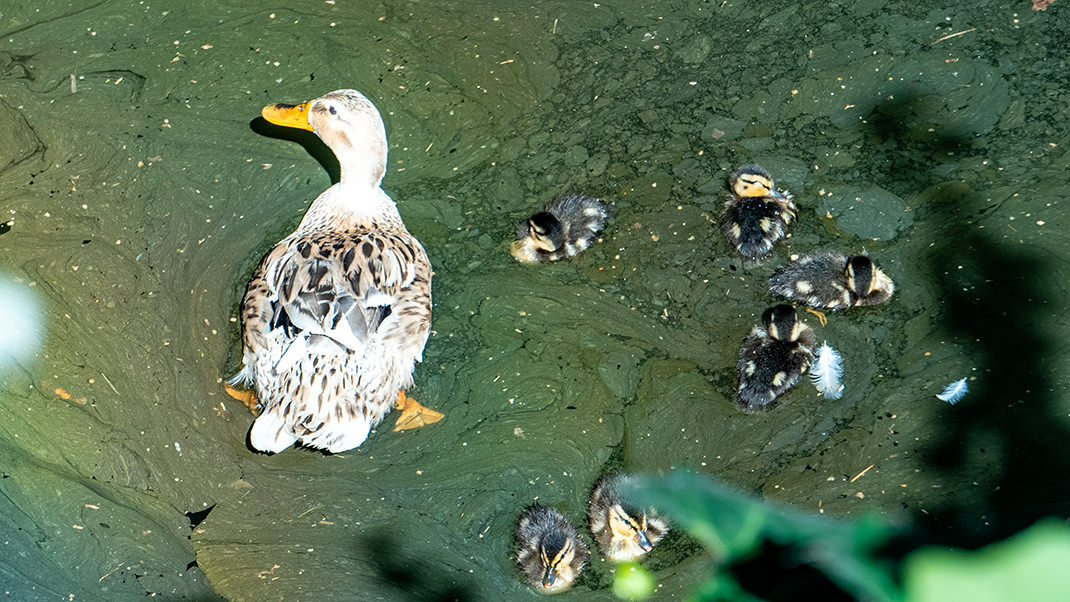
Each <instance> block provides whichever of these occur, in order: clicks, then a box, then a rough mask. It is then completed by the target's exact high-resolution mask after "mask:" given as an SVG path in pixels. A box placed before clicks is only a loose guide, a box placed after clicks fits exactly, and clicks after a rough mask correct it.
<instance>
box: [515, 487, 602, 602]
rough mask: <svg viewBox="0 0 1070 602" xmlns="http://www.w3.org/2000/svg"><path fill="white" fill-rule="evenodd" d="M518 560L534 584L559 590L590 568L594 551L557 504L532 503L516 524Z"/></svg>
mask: <svg viewBox="0 0 1070 602" xmlns="http://www.w3.org/2000/svg"><path fill="white" fill-rule="evenodd" d="M516 546H517V552H516V563H517V565H518V566H519V567H520V570H521V571H522V572H523V573H524V577H525V578H526V579H527V581H528V583H529V584H530V585H531V587H533V588H535V589H536V590H538V591H540V592H543V593H547V594H556V593H557V592H560V591H564V590H566V589H568V588H569V587H570V586H571V585H572V583H573V582H574V581H575V580H576V578H577V577H579V576H580V573H582V572H583V569H585V568H587V559H588V558H590V553H589V552H588V551H587V545H586V544H584V543H583V541H582V540H580V536H579V534H578V533H577V532H576V528H575V527H574V526H572V521H570V520H568V518H567V517H566V516H565V515H564V514H562V513H561V512H560V511H559V510H557V509H556V508H547V507H545V506H540V505H539V504H533V505H531V506H528V507H527V509H525V510H524V513H523V514H521V515H520V520H519V521H518V522H517V526H516Z"/></svg>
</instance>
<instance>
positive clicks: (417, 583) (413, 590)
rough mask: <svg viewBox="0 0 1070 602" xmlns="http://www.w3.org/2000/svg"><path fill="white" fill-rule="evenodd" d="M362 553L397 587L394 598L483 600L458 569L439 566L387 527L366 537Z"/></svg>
mask: <svg viewBox="0 0 1070 602" xmlns="http://www.w3.org/2000/svg"><path fill="white" fill-rule="evenodd" d="M361 547H362V548H363V549H362V550H361V555H362V556H364V557H366V558H368V560H369V561H370V563H371V566H372V568H373V569H375V570H376V571H377V572H378V573H379V580H380V582H381V583H383V584H385V585H388V586H389V587H390V588H392V589H393V590H395V591H396V594H397V595H396V597H394V598H393V599H395V600H409V601H412V602H477V601H480V600H482V599H483V598H482V596H480V595H479V594H478V592H477V591H476V589H475V588H474V587H472V585H471V584H469V583H463V582H459V580H458V577H457V572H456V571H451V572H447V571H445V570H443V569H441V568H436V566H435V565H431V564H429V563H428V562H427V560H426V559H425V558H424V557H422V555H421V554H419V553H418V551H416V550H413V549H412V548H411V547H408V546H405V545H403V544H402V543H401V541H400V538H398V537H396V536H393V535H391V534H390V533H388V532H387V531H386V530H385V529H383V530H379V531H378V532H376V533H373V534H371V536H370V537H368V538H367V539H366V540H365V543H364V545H363V546H361Z"/></svg>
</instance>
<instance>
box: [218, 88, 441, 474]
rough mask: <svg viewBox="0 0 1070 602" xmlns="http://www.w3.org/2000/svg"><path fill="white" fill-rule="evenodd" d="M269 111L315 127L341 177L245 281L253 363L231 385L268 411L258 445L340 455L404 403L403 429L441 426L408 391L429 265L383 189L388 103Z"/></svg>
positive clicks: (352, 98)
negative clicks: (383, 113) (383, 111)
mask: <svg viewBox="0 0 1070 602" xmlns="http://www.w3.org/2000/svg"><path fill="white" fill-rule="evenodd" d="M262 115H263V117H264V119H266V120H267V121H269V122H271V123H274V124H276V125H281V126H286V127H294V128H300V129H304V130H311V131H313V132H315V133H316V135H317V136H319V137H320V139H322V140H323V142H324V143H325V144H326V145H327V146H328V147H330V149H331V150H332V151H333V152H334V154H335V156H336V157H338V163H339V165H340V167H341V175H340V177H339V181H338V183H337V184H335V185H333V186H331V187H330V188H328V189H327V190H325V191H324V192H323V193H322V194H320V195H319V196H318V197H317V198H316V200H314V201H312V204H311V205H310V206H309V208H308V211H307V212H305V216H304V218H303V219H302V220H301V223H300V224H299V225H298V226H297V229H296V230H295V231H294V232H293V233H292V234H290V235H289V236H287V237H286V238H284V239H282V240H281V241H279V243H278V244H276V245H275V247H274V248H273V249H271V251H270V252H268V254H267V255H266V256H264V258H263V260H262V261H261V262H260V266H259V267H258V268H257V269H256V273H255V274H254V275H253V278H252V280H251V281H250V282H249V286H248V287H247V288H246V292H245V297H244V299H243V300H242V305H241V311H242V341H243V343H244V345H243V351H244V353H243V363H244V366H243V367H242V369H241V372H239V373H238V374H237V375H235V376H234V377H233V378H232V379H231V380H230V381H229V387H228V389H227V391H228V392H230V393H231V394H232V395H234V396H235V397H238V398H239V399H242V400H243V401H245V402H246V403H247V404H249V405H250V407H253V408H257V409H260V410H261V412H260V415H259V416H258V417H257V418H256V421H255V422H254V423H253V427H252V429H251V430H250V432H249V441H250V443H251V444H252V446H253V447H254V448H256V449H258V450H260V451H264V452H270V453H278V452H281V451H283V450H285V449H287V448H288V447H290V446H291V445H292V444H293V443H294V442H300V443H303V444H304V445H307V446H309V447H313V448H318V449H323V450H326V451H329V452H331V453H339V452H343V451H346V450H349V449H352V448H354V447H357V446H358V445H360V444H361V443H363V442H364V440H365V439H366V438H367V436H368V433H369V431H370V430H371V429H372V428H374V427H375V426H376V425H377V424H379V422H380V421H381V420H382V419H383V417H384V415H386V413H387V412H389V411H390V410H392V409H394V408H395V407H399V408H402V409H403V414H402V418H403V419H404V420H403V422H401V423H399V425H398V428H407V427H409V426H411V425H412V424H414V420H413V419H414V418H415V422H418V423H420V424H425V423H428V422H433V421H434V420H436V419H437V418H436V417H435V416H434V415H435V414H437V412H433V411H428V410H427V409H426V408H423V407H422V406H420V405H419V404H418V403H416V402H415V401H413V400H411V399H409V398H407V397H406V396H405V394H404V391H405V389H408V388H410V387H412V386H413V382H412V372H413V367H414V365H415V363H416V362H417V361H419V360H420V358H421V355H422V353H423V349H424V343H426V342H427V335H428V333H429V332H430V325H431V263H430V262H429V261H428V259H427V253H425V252H424V248H423V246H422V245H421V244H420V241H418V240H416V237H414V236H413V235H412V234H410V233H409V231H408V230H407V229H406V228H405V224H404V223H402V221H401V216H400V215H399V214H398V210H397V207H396V206H395V205H394V201H393V200H392V199H391V198H390V197H389V196H388V195H387V194H386V192H384V191H383V189H382V188H381V187H380V184H381V183H382V180H383V175H384V174H385V173H386V152H387V142H386V129H385V128H384V126H383V120H382V118H381V117H380V116H379V111H378V110H377V109H376V108H375V105H373V104H372V103H371V101H369V100H368V99H367V98H366V97H365V96H364V95H363V94H361V93H360V92H357V91H356V90H335V91H334V92H331V93H329V94H326V95H324V96H321V97H320V98H317V99H315V100H310V101H308V102H306V103H303V104H299V105H284V104H276V105H271V106H268V107H264V109H263V111H262ZM239 385H241V386H245V387H252V388H253V391H251V392H243V391H239V390H237V389H235V388H234V387H235V386H239ZM438 417H441V414H438Z"/></svg>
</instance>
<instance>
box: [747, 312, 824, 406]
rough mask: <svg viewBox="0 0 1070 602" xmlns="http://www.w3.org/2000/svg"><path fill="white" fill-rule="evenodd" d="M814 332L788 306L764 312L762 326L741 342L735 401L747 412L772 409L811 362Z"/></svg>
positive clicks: (755, 328) (812, 358) (757, 327)
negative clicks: (769, 407)
mask: <svg viewBox="0 0 1070 602" xmlns="http://www.w3.org/2000/svg"><path fill="white" fill-rule="evenodd" d="M814 342H815V337H814V331H813V329H811V328H810V327H809V326H807V325H806V323H804V322H800V321H799V318H798V316H797V315H795V308H793V307H792V306H790V305H777V306H776V307H772V308H770V309H767V310H765V313H763V314H762V323H761V325H759V326H755V327H754V329H753V330H751V331H750V334H748V335H747V337H746V338H745V339H743V348H742V349H740V350H739V363H738V364H736V377H737V378H738V379H739V390H738V391H737V392H736V401H737V402H739V405H740V407H742V408H743V410H744V411H747V412H756V411H758V410H762V409H765V408H766V407H768V406H771V405H772V404H773V403H774V402H775V401H776V399H777V398H778V397H780V396H781V395H783V394H784V393H786V392H787V391H788V390H789V389H791V388H792V387H794V386H795V384H796V383H798V382H799V377H801V376H802V375H803V374H805V373H806V371H807V370H808V369H809V368H810V363H811V362H813V360H814Z"/></svg>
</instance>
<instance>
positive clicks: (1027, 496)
mask: <svg viewBox="0 0 1070 602" xmlns="http://www.w3.org/2000/svg"><path fill="white" fill-rule="evenodd" d="M919 106H924V103H921V104H920V105H919V101H918V99H916V98H911V97H909V96H904V97H902V98H900V99H898V100H895V101H894V102H888V103H884V104H881V105H878V106H877V107H876V108H875V109H874V111H873V114H872V115H871V116H870V118H869V119H867V123H868V125H869V131H868V135H870V136H872V137H873V138H875V142H877V143H879V144H881V145H883V147H884V148H885V152H886V153H887V155H888V156H887V161H886V164H887V165H888V166H889V167H890V169H891V170H892V171H890V172H889V176H890V177H891V178H892V179H898V180H900V183H901V184H904V185H908V186H911V187H918V186H920V187H921V188H918V189H919V190H920V189H928V188H929V187H931V186H933V185H935V184H938V183H940V182H945V181H947V180H948V178H946V177H942V176H940V175H938V174H940V173H941V170H940V167H941V161H943V162H945V164H946V161H947V156H948V152H952V153H953V154H955V155H958V154H959V152H960V151H962V150H968V149H970V147H971V146H972V145H973V144H974V143H975V141H976V140H978V138H977V137H976V136H974V135H973V134H971V135H970V136H969V137H965V135H962V132H960V131H958V130H957V129H956V125H955V124H954V123H946V124H943V125H942V126H940V127H935V128H931V129H930V128H926V131H927V132H928V138H925V137H921V136H919V126H918V124H920V123H925V122H927V121H932V120H935V119H936V116H935V115H929V116H927V115H925V114H924V113H919ZM972 152H976V151H972ZM947 167H949V168H952V167H953V166H950V165H948V166H947ZM948 171H950V169H949V170H948ZM962 190H963V188H962V187H959V188H953V187H943V188H939V189H937V192H936V193H935V195H934V196H933V197H932V198H930V199H929V201H930V202H931V203H932V205H933V206H940V207H951V208H952V209H951V211H950V213H951V214H952V215H951V216H949V217H948V218H947V219H946V220H945V222H944V223H942V224H938V230H937V236H935V237H934V239H935V243H934V244H933V246H931V247H929V248H926V249H925V251H924V254H925V258H924V259H923V261H925V262H926V263H927V264H928V265H927V266H926V267H925V269H916V270H914V271H913V273H914V274H915V275H918V276H921V275H922V274H925V275H926V276H925V277H928V278H929V279H930V280H931V285H932V287H933V288H934V289H935V290H939V291H940V294H939V295H938V298H939V299H940V300H941V301H942V305H941V306H940V307H937V308H932V309H930V311H935V312H937V313H938V316H937V317H936V319H935V320H933V323H935V324H938V325H939V328H941V329H942V332H943V333H944V334H945V335H946V336H947V337H948V338H951V339H954V340H957V341H962V342H963V344H964V345H965V346H967V348H968V349H969V350H970V352H971V354H972V355H971V358H970V359H971V361H972V362H973V367H974V368H975V371H974V372H973V374H976V375H978V377H977V378H976V379H975V380H974V381H972V382H970V383H969V385H970V387H971V389H972V391H971V392H970V393H969V394H968V395H967V396H966V397H965V398H964V399H963V400H962V401H961V402H960V403H959V404H958V405H956V406H954V407H953V408H952V407H950V406H949V407H948V411H947V413H946V415H947V420H946V421H944V422H943V423H942V424H941V431H940V433H939V435H938V439H937V440H936V441H934V442H933V444H932V445H931V446H930V447H929V448H928V449H927V450H925V451H924V452H923V458H924V460H925V462H926V463H927V464H929V467H930V468H932V469H934V470H936V471H938V472H939V473H941V474H942V475H944V476H945V477H946V479H945V480H944V483H945V485H944V487H951V488H952V490H953V491H954V492H955V493H953V494H952V495H949V496H947V497H946V498H944V500H943V503H942V505H940V506H939V507H937V508H935V509H933V508H928V509H927V514H918V515H917V516H916V517H915V518H916V519H917V523H918V524H919V525H921V526H923V527H924V528H925V529H926V531H927V534H926V539H928V540H930V541H935V542H938V543H945V544H953V545H960V546H967V547H976V546H980V545H983V544H985V543H988V542H990V541H992V540H995V539H1002V538H1005V537H1008V536H1010V535H1012V534H1014V533H1016V532H1018V531H1020V530H1021V529H1023V528H1025V527H1027V526H1029V525H1030V524H1032V523H1034V522H1036V521H1037V520H1038V519H1040V518H1042V517H1045V516H1051V515H1056V516H1060V517H1065V516H1067V514H1068V513H1070V482H1067V481H1066V480H1064V479H1063V478H1062V475H1064V474H1066V471H1067V469H1068V468H1070V453H1068V452H1070V432H1068V429H1067V428H1066V427H1065V426H1063V423H1062V422H1061V421H1060V420H1059V418H1060V417H1061V416H1062V414H1061V413H1060V412H1061V410H1060V408H1059V407H1058V399H1059V398H1058V395H1057V394H1055V393H1054V387H1055V386H1056V385H1055V383H1053V382H1052V381H1051V378H1050V377H1049V376H1048V373H1049V372H1050V370H1051V369H1053V366H1052V365H1051V362H1050V357H1049V354H1050V353H1052V351H1053V350H1054V349H1055V348H1056V346H1055V345H1053V337H1054V336H1056V335H1055V333H1053V332H1051V331H1050V330H1049V329H1048V326H1049V324H1046V318H1045V317H1044V316H1043V315H1042V313H1041V312H1044V311H1047V312H1051V311H1052V308H1057V307H1061V301H1060V300H1059V299H1056V298H1050V295H1051V293H1050V292H1048V291H1049V290H1050V289H1049V288H1048V287H1047V286H1046V285H1049V284H1050V278H1051V275H1052V274H1054V273H1056V267H1057V266H1054V265H1053V264H1052V262H1051V260H1050V259H1048V258H1046V257H1045V256H1044V255H1042V251H1040V250H1039V249H1037V248H1036V247H1030V246H1027V245H1024V244H1013V246H1012V245H1011V244H1007V243H1004V242H1001V241H1000V240H999V239H998V238H996V237H995V236H993V235H988V234H987V231H986V230H983V229H979V228H978V226H977V224H971V223H969V222H970V221H971V220H970V219H969V218H970V217H979V216H980V214H983V213H984V212H985V211H986V210H987V209H980V208H982V207H984V205H985V202H984V199H983V198H981V197H980V195H977V194H975V193H967V194H966V195H965V196H964V195H963V194H962ZM970 211H976V214H975V215H973V216H971V215H969V212H970ZM930 215H932V216H933V217H938V216H939V214H936V212H933V213H931V214H930ZM960 266H961V267H960ZM904 285H905V286H910V284H909V283H904ZM963 375H965V373H964V374H963ZM948 380H949V381H950V380H953V379H952V378H949V379H948ZM943 384H946V383H940V385H943ZM982 467H983V468H982ZM979 471H982V473H981V474H978V472H979Z"/></svg>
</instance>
